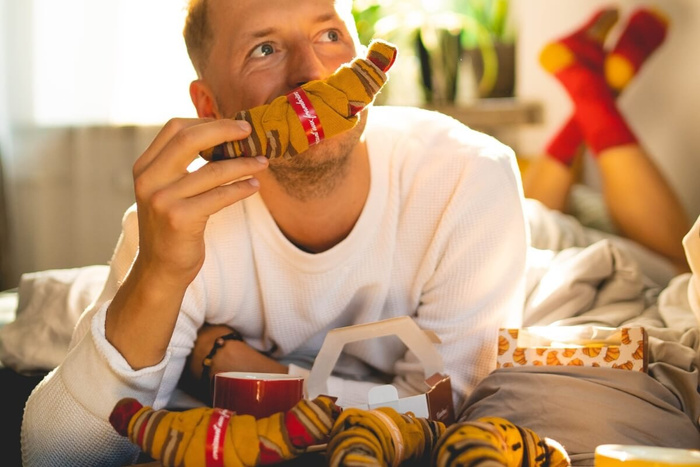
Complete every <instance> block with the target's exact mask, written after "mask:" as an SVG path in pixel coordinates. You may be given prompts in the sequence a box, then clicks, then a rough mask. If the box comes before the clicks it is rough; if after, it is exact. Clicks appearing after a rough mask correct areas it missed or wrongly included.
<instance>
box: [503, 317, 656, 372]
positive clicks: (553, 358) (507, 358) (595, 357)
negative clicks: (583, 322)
mask: <svg viewBox="0 0 700 467" xmlns="http://www.w3.org/2000/svg"><path fill="white" fill-rule="evenodd" d="M648 360H649V351H648V344H647V333H646V332H645V330H644V328H643V327H622V328H609V327H601V326H536V327H529V328H523V329H501V330H500V331H499V336H498V359H497V367H498V368H507V367H519V366H527V365H549V366H552V365H576V366H597V367H611V368H619V369H623V370H632V371H643V372H646V371H647V364H648Z"/></svg>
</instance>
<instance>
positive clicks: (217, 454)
mask: <svg viewBox="0 0 700 467" xmlns="http://www.w3.org/2000/svg"><path fill="white" fill-rule="evenodd" d="M341 412H342V409H341V408H340V407H338V406H337V405H335V398H332V397H328V396H319V397H317V398H315V399H313V400H307V399H302V400H301V401H299V402H298V403H297V404H296V405H295V406H294V407H293V408H292V409H290V410H288V411H287V412H279V413H276V414H273V415H270V416H269V417H264V418H259V419H256V418H254V417H253V416H252V415H238V414H236V413H234V412H231V411H229V410H224V409H217V408H211V407H197V408H193V409H188V410H184V411H179V412H178V411H168V410H153V408H151V407H149V406H144V405H142V404H141V403H139V402H138V401H137V400H136V399H132V398H125V399H121V400H120V401H119V402H118V403H117V404H116V405H115V407H114V409H113V410H112V413H111V414H110V417H109V422H110V424H111V425H112V426H113V427H114V429H115V430H116V431H117V433H119V434H120V435H122V436H126V437H127V438H128V439H129V441H131V442H132V443H133V444H135V445H137V446H138V447H139V448H141V450H142V451H143V452H144V453H146V454H148V455H149V456H151V457H152V458H153V459H155V460H159V461H160V462H161V463H162V464H163V465H179V466H188V465H190V466H200V465H271V464H279V463H280V462H282V461H286V460H291V459H294V458H296V457H298V456H299V455H301V454H303V453H304V452H305V451H306V448H308V447H309V446H314V445H320V444H323V443H325V442H326V441H327V440H328V436H329V434H330V431H331V428H332V427H333V425H334V423H335V421H336V420H337V418H338V416H339V415H340V413H341Z"/></svg>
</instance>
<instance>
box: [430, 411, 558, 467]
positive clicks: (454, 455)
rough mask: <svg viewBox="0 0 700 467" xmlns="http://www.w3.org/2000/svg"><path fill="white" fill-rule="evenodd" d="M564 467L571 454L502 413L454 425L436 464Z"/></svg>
mask: <svg viewBox="0 0 700 467" xmlns="http://www.w3.org/2000/svg"><path fill="white" fill-rule="evenodd" d="M482 464H483V465H484V466H486V465H488V466H494V465H501V466H505V467H521V466H522V467H565V466H569V465H571V461H570V459H569V455H568V454H567V453H566V451H565V450H564V448H563V447H562V446H561V445H560V444H559V443H557V442H556V441H554V440H552V439H549V438H540V437H539V436H538V435H537V433H535V432H534V431H532V430H530V429H528V428H523V427H519V426H516V425H514V424H512V423H511V422H509V421H508V420H506V419H503V418H499V417H483V418H479V419H478V420H476V421H471V422H458V423H455V424H453V425H451V426H450V427H449V428H448V429H447V430H446V431H445V433H444V434H443V435H442V437H441V438H440V439H439V440H438V443H437V446H436V448H435V452H434V457H433V465H436V466H439V467H457V466H463V465H469V466H472V467H477V466H480V465H482Z"/></svg>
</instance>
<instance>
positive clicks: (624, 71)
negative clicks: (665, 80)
mask: <svg viewBox="0 0 700 467" xmlns="http://www.w3.org/2000/svg"><path fill="white" fill-rule="evenodd" d="M597 16H598V15H596V16H594V17H593V18H594V22H595V19H596V18H597ZM584 29H585V28H584ZM667 29H668V18H667V17H666V16H665V14H664V13H662V12H660V11H658V10H653V9H646V8H640V9H638V10H636V11H635V12H634V13H632V15H631V16H630V19H629V21H628V22H627V25H626V26H625V29H624V30H623V32H622V34H621V35H620V37H619V39H618V41H617V43H616V44H615V46H614V47H613V49H612V50H611V51H610V53H608V54H607V56H606V57H605V61H604V63H605V65H604V66H605V77H606V81H607V82H608V86H610V88H611V89H612V90H613V91H614V92H616V93H617V94H618V95H619V93H621V92H622V91H623V90H624V88H625V87H627V85H628V84H629V83H630V81H631V80H632V78H634V76H635V75H636V74H637V73H638V72H639V69H640V68H641V67H642V65H643V64H644V62H645V61H646V59H647V58H649V56H650V55H651V54H652V53H653V52H654V51H655V50H656V49H658V47H659V46H660V45H661V44H662V43H663V41H664V39H665V38H666V31H667ZM583 143H584V141H583V134H582V133H581V130H580V129H579V127H578V124H577V123H576V119H575V118H574V116H571V117H570V118H569V120H568V121H567V122H566V123H565V124H564V125H563V126H562V128H561V129H560V130H559V131H558V132H557V133H556V134H555V136H554V137H553V138H552V139H551V140H550V142H549V143H548V145H547V147H546V149H545V152H546V154H547V155H548V156H550V157H552V158H553V159H556V160H558V161H559V162H561V163H563V164H564V165H567V166H571V164H572V163H573V161H574V159H575V158H576V156H577V154H579V148H581V146H582V145H583Z"/></svg>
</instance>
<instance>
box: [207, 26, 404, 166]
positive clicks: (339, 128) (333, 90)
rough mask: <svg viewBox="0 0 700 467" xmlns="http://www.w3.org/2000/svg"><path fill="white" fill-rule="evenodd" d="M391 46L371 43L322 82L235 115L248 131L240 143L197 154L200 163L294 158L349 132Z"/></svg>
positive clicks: (392, 53) (389, 61)
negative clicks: (364, 52) (360, 55)
mask: <svg viewBox="0 0 700 467" xmlns="http://www.w3.org/2000/svg"><path fill="white" fill-rule="evenodd" d="M396 53H397V51H396V47H395V46H394V45H392V44H390V43H388V42H384V41H381V40H374V41H372V42H371V43H370V44H369V48H368V52H367V57H366V58H356V59H354V60H353V61H352V62H350V63H349V64H346V65H343V66H341V67H340V68H338V70H336V71H335V72H334V73H333V74H332V75H331V76H329V77H328V79H325V80H315V81H309V82H308V83H305V84H303V85H301V87H298V88H296V89H294V90H293V91H291V92H290V93H289V94H287V95H286V96H280V97H278V98H276V99H275V100H273V101H272V102H271V103H270V104H267V105H262V106H258V107H254V108H252V109H250V110H243V111H241V112H238V113H237V114H236V115H235V116H234V117H233V118H234V119H236V120H246V121H248V123H250V125H251V127H252V128H253V130H252V132H251V134H250V136H249V137H248V138H246V139H244V140H240V141H230V142H227V143H224V144H220V145H218V146H215V147H213V148H210V149H208V150H206V151H202V153H201V154H200V155H201V156H202V157H203V158H204V159H206V160H221V159H227V158H231V157H240V156H259V155H263V156H265V157H267V158H268V159H272V158H275V157H280V156H294V155H296V154H298V153H300V152H302V151H304V150H306V149H308V148H309V147H310V146H313V145H315V144H318V143H320V142H321V141H323V140H324V139H327V138H330V137H332V136H335V135H337V134H339V133H342V132H344V131H347V130H350V129H351V128H353V127H354V126H355V125H357V122H358V121H359V116H358V113H359V112H360V111H361V110H362V109H364V108H365V107H367V106H368V105H369V104H370V103H371V102H372V101H373V100H374V98H375V96H376V95H377V94H378V93H379V91H380V90H381V89H382V87H383V86H384V84H385V83H386V81H387V79H388V77H387V75H386V72H387V71H388V70H389V68H391V66H392V65H393V63H394V60H395V59H396Z"/></svg>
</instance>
